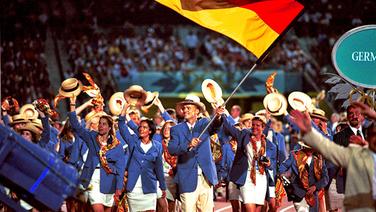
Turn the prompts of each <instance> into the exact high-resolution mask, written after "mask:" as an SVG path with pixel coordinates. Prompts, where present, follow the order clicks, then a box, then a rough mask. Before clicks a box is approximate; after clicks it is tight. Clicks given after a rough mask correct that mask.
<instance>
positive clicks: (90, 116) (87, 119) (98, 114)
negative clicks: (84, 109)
mask: <svg viewBox="0 0 376 212" xmlns="http://www.w3.org/2000/svg"><path fill="white" fill-rule="evenodd" d="M104 115H107V113H106V112H104V111H99V112H97V111H95V110H93V111H91V112H90V113H88V114H87V115H86V116H85V122H86V123H88V122H90V121H91V120H92V119H93V118H95V117H101V116H104Z"/></svg>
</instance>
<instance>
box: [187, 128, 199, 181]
mask: <svg viewBox="0 0 376 212" xmlns="http://www.w3.org/2000/svg"><path fill="white" fill-rule="evenodd" d="M185 123H187V126H188V129H189V130H190V131H191V133H192V130H193V128H194V127H195V125H196V122H195V123H193V124H190V123H189V122H185ZM197 174H198V175H201V174H202V169H201V167H200V165H199V164H198V163H197Z"/></svg>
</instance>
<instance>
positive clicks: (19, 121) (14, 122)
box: [10, 120, 30, 126]
mask: <svg viewBox="0 0 376 212" xmlns="http://www.w3.org/2000/svg"><path fill="white" fill-rule="evenodd" d="M29 122H30V121H29V120H16V121H12V122H11V123H10V126H14V125H16V124H22V123H25V124H26V123H29Z"/></svg>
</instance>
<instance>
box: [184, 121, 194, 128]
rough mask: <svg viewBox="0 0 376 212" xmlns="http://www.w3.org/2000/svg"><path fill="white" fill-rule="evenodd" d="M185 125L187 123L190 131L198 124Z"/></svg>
mask: <svg viewBox="0 0 376 212" xmlns="http://www.w3.org/2000/svg"><path fill="white" fill-rule="evenodd" d="M185 123H187V125H188V128H189V129H193V128H194V127H195V125H196V122H195V123H193V124H190V123H189V122H187V121H186V122H185Z"/></svg>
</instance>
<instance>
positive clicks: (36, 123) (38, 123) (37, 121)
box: [31, 119, 43, 130]
mask: <svg viewBox="0 0 376 212" xmlns="http://www.w3.org/2000/svg"><path fill="white" fill-rule="evenodd" d="M31 124H33V125H34V126H35V127H36V128H38V129H40V130H43V124H42V120H40V119H32V120H31Z"/></svg>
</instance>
